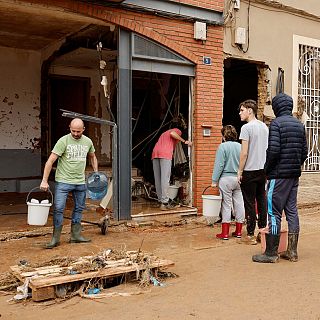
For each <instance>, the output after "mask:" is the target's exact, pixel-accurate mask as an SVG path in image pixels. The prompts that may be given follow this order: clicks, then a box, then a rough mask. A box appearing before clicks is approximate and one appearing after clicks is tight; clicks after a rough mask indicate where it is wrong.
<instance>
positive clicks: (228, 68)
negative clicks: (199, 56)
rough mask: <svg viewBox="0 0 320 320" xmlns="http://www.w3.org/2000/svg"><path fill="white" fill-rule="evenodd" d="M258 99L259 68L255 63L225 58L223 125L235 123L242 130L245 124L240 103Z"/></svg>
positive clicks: (238, 130)
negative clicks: (240, 112) (239, 109)
mask: <svg viewBox="0 0 320 320" xmlns="http://www.w3.org/2000/svg"><path fill="white" fill-rule="evenodd" d="M247 99H253V100H255V101H257V100H258V68H257V65H256V64H255V63H251V62H248V61H245V60H239V59H232V58H228V59H225V60H224V99H223V119H222V125H228V124H230V125H233V126H234V127H235V128H236V129H237V132H238V133H239V132H240V129H241V126H242V125H243V124H244V123H243V122H241V120H240V117H239V111H238V107H239V104H240V103H241V102H242V101H244V100H247Z"/></svg>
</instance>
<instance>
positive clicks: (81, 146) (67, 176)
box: [52, 133, 95, 184]
mask: <svg viewBox="0 0 320 320" xmlns="http://www.w3.org/2000/svg"><path fill="white" fill-rule="evenodd" d="M52 152H53V153H55V154H56V155H58V156H59V158H58V165H57V170H56V181H57V182H64V183H70V184H85V168H86V162H87V155H88V153H92V152H95V149H94V146H93V143H92V141H91V139H90V138H88V137H86V136H84V135H82V137H81V138H80V139H79V140H77V139H74V138H72V135H71V133H69V134H67V135H65V136H63V137H61V138H60V139H59V140H58V141H57V143H56V145H55V146H54V148H53V150H52Z"/></svg>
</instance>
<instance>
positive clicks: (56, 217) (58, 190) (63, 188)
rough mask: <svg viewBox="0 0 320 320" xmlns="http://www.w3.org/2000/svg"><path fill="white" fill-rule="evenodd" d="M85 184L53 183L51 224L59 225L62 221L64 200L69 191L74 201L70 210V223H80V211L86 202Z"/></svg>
mask: <svg viewBox="0 0 320 320" xmlns="http://www.w3.org/2000/svg"><path fill="white" fill-rule="evenodd" d="M86 189H87V187H86V185H85V184H69V183H63V182H56V183H55V200H54V211H53V225H54V227H60V226H62V223H63V212H64V209H65V207H66V201H67V197H68V194H69V192H71V193H72V198H73V202H74V207H73V212H72V223H73V224H74V223H81V218H82V211H83V210H84V209H85V204H86Z"/></svg>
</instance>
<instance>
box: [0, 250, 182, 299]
mask: <svg viewBox="0 0 320 320" xmlns="http://www.w3.org/2000/svg"><path fill="white" fill-rule="evenodd" d="M173 264H174V263H173V262H172V261H170V260H163V259H159V258H158V257H156V256H155V255H153V254H150V253H147V252H143V251H141V250H137V251H125V250H112V249H106V250H103V251H102V252H100V253H98V254H97V255H92V256H83V257H78V258H73V257H56V258H54V259H52V260H50V261H47V262H44V263H37V264H31V263H29V262H28V261H26V260H23V261H20V264H19V265H16V266H12V267H10V269H11V272H12V273H11V275H10V277H11V278H9V275H8V274H7V275H6V277H3V279H4V280H3V281H2V282H1V281H0V285H2V286H3V287H6V288H7V290H9V289H11V290H12V289H13V288H16V289H17V291H18V292H20V294H17V295H16V296H15V297H14V298H13V300H25V299H27V298H28V297H32V300H34V301H43V300H48V299H53V298H63V299H66V298H70V297H73V296H75V295H80V296H81V297H85V298H92V296H93V295H94V296H95V297H96V298H97V297H98V295H100V296H99V297H100V298H101V297H105V296H106V294H105V293H104V292H103V290H105V289H109V288H111V287H114V286H117V285H119V284H123V283H129V282H134V283H137V284H138V285H139V287H140V288H145V287H147V286H149V285H150V284H153V285H154V286H164V283H163V280H164V278H166V277H174V276H176V275H174V274H173V273H167V272H164V271H160V268H163V267H169V266H172V265H173ZM159 275H160V276H159ZM5 279H6V280H5ZM17 279H18V280H20V281H18V280H17ZM4 282H6V283H4ZM21 283H22V285H20V286H18V285H19V284H21ZM134 294H137V293H134ZM139 294H140V293H139ZM101 295H102V296H101ZM113 295H115V294H111V295H110V293H108V295H107V296H113ZM121 295H126V293H122V294H121ZM127 295H128V294H127ZM130 295H131V294H130Z"/></svg>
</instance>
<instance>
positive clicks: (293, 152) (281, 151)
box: [265, 93, 308, 179]
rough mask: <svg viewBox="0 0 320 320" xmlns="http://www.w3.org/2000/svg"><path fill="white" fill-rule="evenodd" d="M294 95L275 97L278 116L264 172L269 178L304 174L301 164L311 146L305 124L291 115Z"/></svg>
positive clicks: (269, 142)
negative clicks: (307, 138) (307, 139)
mask: <svg viewBox="0 0 320 320" xmlns="http://www.w3.org/2000/svg"><path fill="white" fill-rule="evenodd" d="M292 108H293V101H292V98H291V97H290V96H288V95H286V94H284V93H280V94H278V95H277V96H275V97H274V98H273V99H272V109H273V112H274V114H275V115H276V118H275V119H274V120H273V121H272V122H271V124H270V128H269V141H268V149H267V160H266V164H265V171H266V175H267V177H268V179H281V178H282V179H285V178H295V177H300V175H301V165H302V164H303V162H304V161H305V160H306V158H307V154H308V149H307V141H306V135H305V128H304V125H303V124H302V123H301V122H300V121H299V120H297V119H296V118H294V117H293V116H292Z"/></svg>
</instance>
